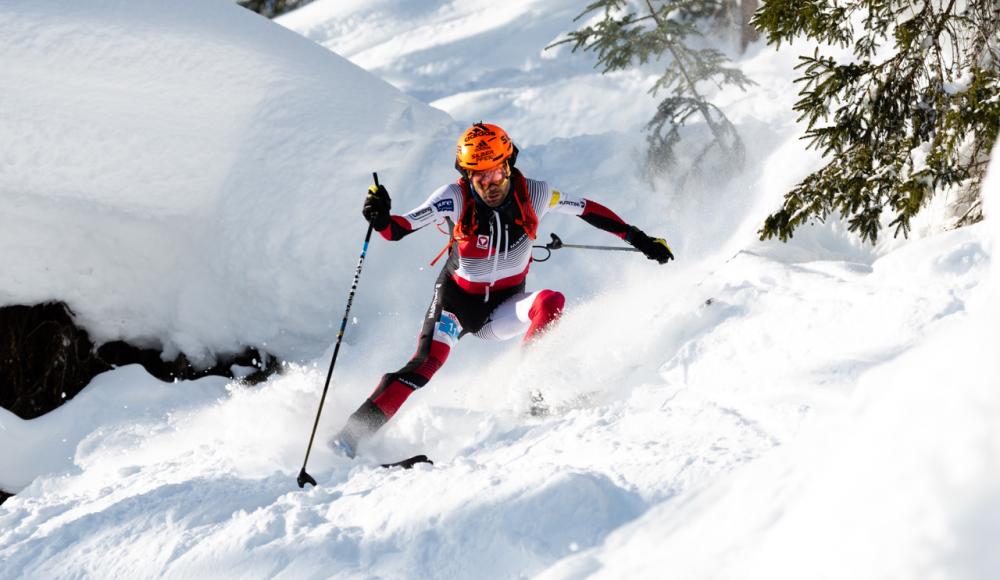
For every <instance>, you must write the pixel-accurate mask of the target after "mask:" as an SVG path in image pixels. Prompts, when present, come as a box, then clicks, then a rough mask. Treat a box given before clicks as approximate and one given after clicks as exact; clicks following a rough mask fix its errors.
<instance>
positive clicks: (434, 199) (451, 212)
mask: <svg viewBox="0 0 1000 580" xmlns="http://www.w3.org/2000/svg"><path fill="white" fill-rule="evenodd" d="M452 189H453V188H452V187H451V186H448V185H445V186H443V187H441V188H439V189H438V190H437V191H435V192H434V193H432V194H431V195H430V197H428V198H427V200H426V201H424V203H422V204H420V205H418V206H417V207H415V208H413V209H412V210H410V211H409V212H407V213H405V214H402V215H394V214H391V213H389V210H390V209H391V207H392V200H391V199H390V198H389V192H388V191H387V190H386V189H385V187H384V186H381V185H380V186H378V187H375V186H374V185H373V186H371V187H370V188H369V189H368V197H367V199H365V206H364V208H363V209H362V210H361V214H362V215H363V216H365V219H366V220H368V221H369V222H370V223H371V224H372V227H373V228H375V230H376V231H378V233H379V234H381V235H382V237H383V238H385V239H387V240H392V241H395V240H399V239H402V238H404V237H406V236H408V235H410V234H412V233H413V232H415V231H417V230H419V229H420V228H422V227H424V226H426V225H430V224H432V223H434V222H435V221H437V220H438V219H440V218H446V217H447V218H452V220H454V219H455V218H454V216H455V214H456V210H457V209H459V208H457V207H456V206H457V205H458V201H457V200H456V199H455V195H454V192H453V191H452Z"/></svg>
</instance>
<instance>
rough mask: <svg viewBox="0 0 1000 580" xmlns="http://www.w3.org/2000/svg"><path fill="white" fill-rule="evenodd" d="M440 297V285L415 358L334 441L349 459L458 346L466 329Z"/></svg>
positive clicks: (390, 378)
mask: <svg viewBox="0 0 1000 580" xmlns="http://www.w3.org/2000/svg"><path fill="white" fill-rule="evenodd" d="M440 294H441V283H440V281H439V282H438V283H437V284H436V285H435V287H434V299H433V300H432V301H431V306H430V308H428V310H427V315H426V317H425V318H424V324H423V327H422V328H421V332H420V338H419V340H418V341H417V351H416V352H415V353H414V354H413V357H412V358H411V359H410V361H409V362H408V363H406V365H405V366H404V367H403V368H401V369H399V370H398V371H396V372H392V373H388V374H386V375H384V376H383V377H382V380H381V381H380V382H379V384H378V386H377V387H376V388H375V391H374V392H373V393H372V394H371V396H370V397H368V400H367V401H365V402H364V403H363V404H362V405H361V406H360V407H358V410H357V411H355V412H354V413H353V414H352V415H351V416H350V418H349V419H348V420H347V424H346V425H345V426H344V428H343V429H342V430H341V432H340V433H339V434H338V435H337V436H336V437H335V438H334V441H333V442H334V444H335V445H336V446H337V447H339V448H341V449H343V450H344V451H345V452H346V453H347V454H348V455H351V456H352V457H353V455H354V452H355V451H356V450H357V448H358V443H360V442H361V441H363V440H364V439H366V438H368V437H370V436H371V435H372V434H374V433H375V432H376V431H378V430H379V429H380V428H381V427H382V426H383V425H385V424H386V422H388V421H389V419H390V418H392V416H393V415H395V414H396V411H398V410H399V408H400V407H401V406H402V405H403V402H404V401H406V399H407V398H408V397H409V396H410V395H411V394H413V391H415V390H417V389H419V388H421V387H423V386H424V385H426V384H427V382H428V381H430V379H431V377H432V376H434V373H435V372H437V370H438V369H439V368H441V365H443V364H444V362H445V361H446V360H447V359H448V354H449V353H450V352H451V349H452V347H454V346H455V343H457V342H458V337H459V335H460V334H461V332H462V327H461V325H460V324H459V322H458V318H457V317H456V316H455V315H454V314H452V313H450V312H448V311H446V310H444V309H443V307H442V301H441V296H440Z"/></svg>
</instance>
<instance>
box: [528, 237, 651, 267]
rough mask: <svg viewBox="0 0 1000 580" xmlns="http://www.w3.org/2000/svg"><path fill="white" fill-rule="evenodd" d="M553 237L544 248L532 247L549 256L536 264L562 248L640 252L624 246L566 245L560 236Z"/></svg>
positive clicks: (544, 259) (547, 257) (546, 256)
mask: <svg viewBox="0 0 1000 580" xmlns="http://www.w3.org/2000/svg"><path fill="white" fill-rule="evenodd" d="M551 235H552V241H551V242H549V243H547V244H545V245H544V246H532V248H538V249H541V250H545V251H546V252H548V254H546V255H545V257H544V258H542V259H541V260H535V261H536V262H544V261H546V260H548V259H549V258H551V257H552V250H559V249H562V248H579V249H583V250H604V251H606V252H638V251H639V250H637V249H635V248H626V247H624V246H590V245H586V244H564V243H563V241H562V240H561V239H559V236H557V235H555V234H551Z"/></svg>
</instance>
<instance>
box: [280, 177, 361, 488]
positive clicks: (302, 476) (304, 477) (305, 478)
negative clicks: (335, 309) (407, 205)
mask: <svg viewBox="0 0 1000 580" xmlns="http://www.w3.org/2000/svg"><path fill="white" fill-rule="evenodd" d="M372 178H374V179H375V186H376V187H378V173H372ZM372 229H374V228H373V227H372V224H371V223H370V222H369V224H368V233H366V234H365V245H364V246H362V247H361V258H360V259H359V260H358V269H357V270H356V271H355V272H354V283H353V284H351V293H350V294H348V295H347V309H346V310H345V311H344V319H343V320H342V321H341V322H340V332H339V333H337V344H336V346H334V347H333V359H331V360H330V370H329V372H327V373H326V384H324V385H323V396H321V397H320V399H319V409H317V410H316V421H315V422H314V423H313V429H312V434H311V435H310V436H309V446H308V447H306V458H305V459H304V460H303V461H302V471H300V472H299V477H298V478H297V480H296V481H298V483H299V487H300V488H304V487H305V486H306V484H307V483H311V484H312V485H313V486H314V487H315V486H316V480H315V479H313V477H312V476H311V475H309V474H308V473H306V464H307V463H309V452H310V451H312V446H313V440H314V439H315V438H316V428H317V427H319V417H320V415H321V414H322V413H323V403H324V402H325V401H326V392H327V391H328V390H329V389H330V379H331V378H332V377H333V366H334V365H336V364H337V354H338V353H340V342H341V341H342V340H343V339H344V330H345V329H346V328H347V316H348V315H349V314H350V312H351V303H352V302H354V292H355V291H356V290H357V289H358V279H359V278H361V266H362V265H363V264H364V263H365V254H367V253H368V242H370V241H371V239H372Z"/></svg>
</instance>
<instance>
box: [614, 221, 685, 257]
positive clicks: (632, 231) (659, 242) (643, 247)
mask: <svg viewBox="0 0 1000 580" xmlns="http://www.w3.org/2000/svg"><path fill="white" fill-rule="evenodd" d="M625 241H626V242H628V243H629V244H631V246H632V247H633V248H635V249H637V250H639V251H640V252H642V253H643V255H645V256H646V257H647V258H649V259H650V260H656V261H657V262H659V263H661V264H666V263H667V262H669V261H670V260H673V259H674V253H673V252H671V251H670V246H668V245H667V241H666V240H664V239H663V238H651V237H649V236H647V235H646V233H645V232H643V231H642V230H640V229H639V228H637V227H635V226H629V229H628V233H626V234H625Z"/></svg>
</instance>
